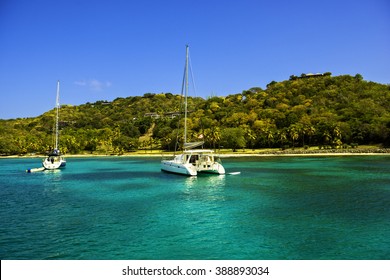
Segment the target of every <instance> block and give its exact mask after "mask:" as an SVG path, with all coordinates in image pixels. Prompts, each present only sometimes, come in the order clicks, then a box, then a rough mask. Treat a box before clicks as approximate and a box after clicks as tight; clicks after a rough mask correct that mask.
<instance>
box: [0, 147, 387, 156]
mask: <svg viewBox="0 0 390 280" xmlns="http://www.w3.org/2000/svg"><path fill="white" fill-rule="evenodd" d="M178 153H180V151H179V152H177V153H176V154H178ZM215 154H216V155H218V156H219V157H221V158H231V157H275V156H277V157H283V156H287V157H297V156H299V157H308V156H364V155H367V156H374V155H378V156H380V155H382V156H383V155H390V148H376V147H359V148H354V149H329V150H323V149H318V148H317V149H315V148H312V149H307V150H305V149H299V148H298V149H287V150H280V149H255V150H251V149H245V150H238V151H237V152H232V151H231V150H217V151H216V152H215ZM64 156H65V157H67V158H75V157H113V156H118V157H170V156H174V153H173V152H163V151H160V150H153V151H136V152H131V153H125V154H120V155H117V154H98V153H82V154H65V155H64ZM43 157H45V155H42V154H27V155H10V156H0V158H43Z"/></svg>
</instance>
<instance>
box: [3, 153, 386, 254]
mask: <svg viewBox="0 0 390 280" xmlns="http://www.w3.org/2000/svg"><path fill="white" fill-rule="evenodd" d="M159 163H160V159H159V158H124V157H112V158H69V159H68V165H67V167H66V169H63V170H57V171H46V172H39V173H32V174H27V173H25V172H24V170H25V169H27V168H33V167H38V166H39V164H40V161H39V159H1V160H0V200H1V212H0V258H1V259H92V260H95V259H277V260H280V259H297V260H302V259H390V235H389V233H390V157H389V156H372V157H371V156H353V157H267V158H265V157H264V158H263V157H261V158H227V159H224V162H223V163H224V166H225V168H226V170H227V172H235V171H240V172H241V174H240V175H226V176H214V175H212V176H198V177H195V178H188V177H182V176H178V175H172V174H167V173H163V172H160V169H159Z"/></svg>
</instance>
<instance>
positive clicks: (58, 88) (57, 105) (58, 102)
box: [54, 81, 60, 150]
mask: <svg viewBox="0 0 390 280" xmlns="http://www.w3.org/2000/svg"><path fill="white" fill-rule="evenodd" d="M56 108H57V112H56V114H57V115H56V142H55V147H54V149H55V150H58V119H59V110H60V81H57V98H56Z"/></svg>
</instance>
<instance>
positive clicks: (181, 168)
mask: <svg viewBox="0 0 390 280" xmlns="http://www.w3.org/2000/svg"><path fill="white" fill-rule="evenodd" d="M161 170H162V171H165V172H170V173H175V174H180V175H187V176H196V175H198V174H199V173H209V174H216V175H224V174H225V168H224V167H223V166H222V165H221V164H219V163H214V164H213V166H212V167H211V168H203V169H202V168H199V170H198V169H197V168H196V167H195V166H193V165H192V164H180V163H175V162H172V161H168V160H167V161H162V162H161Z"/></svg>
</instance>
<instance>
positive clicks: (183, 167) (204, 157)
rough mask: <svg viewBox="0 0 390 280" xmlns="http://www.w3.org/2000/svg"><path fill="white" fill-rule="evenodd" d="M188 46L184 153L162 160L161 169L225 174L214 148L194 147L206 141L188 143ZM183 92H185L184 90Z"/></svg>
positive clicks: (177, 172)
mask: <svg viewBox="0 0 390 280" xmlns="http://www.w3.org/2000/svg"><path fill="white" fill-rule="evenodd" d="M188 64H189V61H188V46H186V64H185V70H184V80H183V83H184V85H183V87H182V88H184V91H185V96H184V146H183V149H184V151H183V153H182V154H179V155H176V156H175V157H174V158H173V159H171V160H162V161H161V170H163V171H167V172H171V173H176V174H182V175H188V176H196V175H198V173H213V174H220V175H223V174H225V168H224V167H223V166H222V164H221V163H220V161H219V160H218V159H217V157H216V156H215V154H214V151H213V150H205V149H194V150H193V149H192V148H196V147H199V146H201V145H203V143H204V142H194V143H187V94H188ZM182 94H183V92H182Z"/></svg>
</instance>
